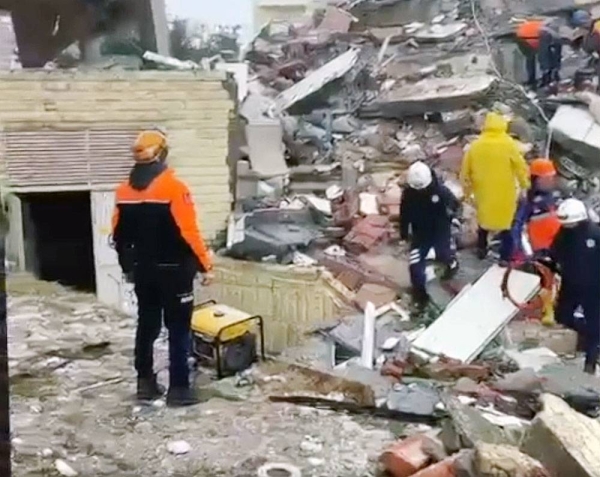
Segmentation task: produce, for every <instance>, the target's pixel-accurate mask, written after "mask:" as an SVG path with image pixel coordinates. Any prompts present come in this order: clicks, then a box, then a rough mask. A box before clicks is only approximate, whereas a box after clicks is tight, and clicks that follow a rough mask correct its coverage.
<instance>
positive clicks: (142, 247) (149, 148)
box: [113, 131, 213, 407]
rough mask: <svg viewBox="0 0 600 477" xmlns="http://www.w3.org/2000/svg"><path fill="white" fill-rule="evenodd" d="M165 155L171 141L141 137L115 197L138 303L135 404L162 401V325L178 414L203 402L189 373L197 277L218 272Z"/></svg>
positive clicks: (122, 250) (116, 226)
mask: <svg viewBox="0 0 600 477" xmlns="http://www.w3.org/2000/svg"><path fill="white" fill-rule="evenodd" d="M167 155H168V144H167V138H166V136H165V135H164V134H163V133H162V132H160V131H145V132H142V133H141V134H140V135H139V137H138V138H137V140H136V141H135V144H134V145H133V156H134V158H135V165H134V166H133V169H132V170H131V174H130V176H129V179H128V180H126V181H125V182H123V183H122V184H121V185H120V186H119V187H118V189H117V192H116V208H115V212H114V216H113V240H114V245H115V248H116V251H117V254H118V257H119V264H120V265H121V268H122V269H123V273H124V275H125V276H126V277H127V278H128V280H129V281H131V282H133V284H134V286H135V293H136V295H137V300H138V326H137V333H136V339H135V368H136V371H137V374H138V382H137V397H138V399H139V400H142V401H146V400H154V399H157V398H159V397H160V396H162V395H163V394H164V391H165V390H164V389H163V388H162V387H161V386H160V385H159V384H158V383H157V381H156V375H155V373H154V363H153V350H154V342H155V341H156V339H157V338H158V336H159V333H160V330H161V328H162V323H163V321H164V324H165V326H166V328H167V330H168V331H169V390H168V393H167V405H169V406H172V407H178V406H190V405H194V404H197V403H198V402H199V401H198V398H197V396H196V394H195V392H194V391H193V389H192V387H191V383H190V373H189V366H188V353H189V349H190V341H189V340H190V322H191V318H192V313H193V307H194V293H193V281H194V277H195V276H196V274H197V273H198V272H201V273H204V274H205V282H206V281H208V280H210V278H211V275H210V273H211V270H212V266H213V265H212V259H211V254H210V252H209V251H208V249H207V247H206V245H205V243H204V240H203V238H202V235H201V234H200V230H199V229H198V225H197V222H196V217H197V216H196V209H195V206H194V202H193V200H192V196H191V194H190V191H189V189H188V187H187V186H186V185H185V184H184V183H183V182H182V181H181V180H180V179H178V178H177V177H176V175H175V173H174V171H173V169H171V168H169V167H168V166H167V165H166V163H165V161H166V159H167Z"/></svg>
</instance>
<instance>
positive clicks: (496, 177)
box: [460, 112, 530, 262]
mask: <svg viewBox="0 0 600 477" xmlns="http://www.w3.org/2000/svg"><path fill="white" fill-rule="evenodd" d="M507 129H508V124H507V121H506V120H505V119H504V118H503V117H502V116H501V115H499V114H497V113H493V112H491V113H488V114H487V116H486V118H485V123H484V125H483V131H482V133H481V134H480V136H479V137H478V138H477V139H476V140H475V141H474V142H473V143H472V144H471V147H470V148H469V150H468V151H467V152H466V154H465V157H464V159H463V163H462V168H461V173H460V178H461V182H462V185H463V190H464V192H465V198H467V199H468V198H470V197H471V195H472V196H473V198H474V203H475V208H476V210H477V222H478V225H479V230H478V236H477V255H478V256H479V258H480V259H484V258H485V257H486V256H487V251H488V235H489V232H496V233H499V238H500V241H501V244H500V260H501V262H508V261H510V259H511V255H512V252H513V238H512V233H511V228H512V225H513V220H514V217H515V212H516V209H517V198H518V196H519V187H520V189H521V190H523V191H525V190H527V189H529V185H530V182H529V174H528V170H527V163H526V162H525V159H523V156H522V154H521V151H520V150H519V148H518V146H517V143H516V142H515V140H514V139H512V138H511V137H510V136H509V134H508V132H507ZM517 183H518V187H517Z"/></svg>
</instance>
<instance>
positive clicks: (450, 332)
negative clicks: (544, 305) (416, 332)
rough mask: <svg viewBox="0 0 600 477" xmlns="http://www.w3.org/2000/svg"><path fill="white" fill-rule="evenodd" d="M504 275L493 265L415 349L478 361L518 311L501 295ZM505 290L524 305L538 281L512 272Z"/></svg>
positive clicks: (423, 335)
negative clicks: (476, 359)
mask: <svg viewBox="0 0 600 477" xmlns="http://www.w3.org/2000/svg"><path fill="white" fill-rule="evenodd" d="M504 273H505V269H504V268H502V267H499V266H497V265H494V266H492V267H491V268H489V269H488V271H487V272H486V273H485V274H484V275H483V276H482V277H481V278H480V279H479V280H477V281H476V282H475V283H474V284H473V285H472V286H471V287H470V288H468V289H463V291H462V292H461V293H460V294H459V295H458V296H457V297H456V298H455V300H453V301H452V302H451V303H450V305H449V306H448V307H447V308H446V309H445V310H444V312H443V313H442V315H441V316H440V317H439V318H438V319H437V320H436V321H435V322H434V323H433V324H432V325H431V326H429V327H428V328H427V330H425V332H424V333H423V334H422V335H421V336H419V338H417V340H416V341H415V342H414V347H415V348H416V349H418V350H421V351H425V352H426V353H430V354H433V355H440V356H447V357H448V358H452V359H456V360H459V361H462V362H464V363H470V362H471V361H473V360H474V359H475V358H477V356H478V355H479V353H481V351H483V349H484V348H485V347H486V346H487V345H488V344H489V343H490V342H491V341H492V340H493V339H494V338H495V337H496V335H497V334H498V333H499V332H500V331H501V330H502V329H503V328H504V327H505V326H506V324H507V323H508V322H509V321H510V320H511V319H512V318H513V317H514V316H515V315H516V314H517V313H518V311H519V310H518V308H517V307H516V306H514V305H513V304H512V303H511V302H510V301H509V300H508V299H506V298H504V297H503V295H502V290H501V284H502V280H503V277H504ZM508 286H509V288H510V290H511V292H514V294H515V299H516V300H517V301H519V302H523V301H527V300H528V299H530V298H532V297H533V295H534V294H535V292H536V291H537V290H538V289H539V286H540V280H539V277H537V276H535V275H533V274H529V273H525V272H513V273H512V274H511V276H510V279H509V285H508ZM484 310H485V311H484ZM458 337H460V339H458Z"/></svg>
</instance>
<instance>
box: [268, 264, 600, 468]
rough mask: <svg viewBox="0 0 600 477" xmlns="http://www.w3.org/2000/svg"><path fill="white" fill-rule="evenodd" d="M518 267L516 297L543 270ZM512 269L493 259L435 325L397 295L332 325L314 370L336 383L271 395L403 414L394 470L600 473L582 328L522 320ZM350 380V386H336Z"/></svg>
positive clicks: (594, 395)
mask: <svg viewBox="0 0 600 477" xmlns="http://www.w3.org/2000/svg"><path fill="white" fill-rule="evenodd" d="M513 273H514V275H511V278H510V285H509V286H510V288H511V291H514V293H515V299H516V300H518V301H526V300H527V299H529V298H531V297H532V296H533V295H535V293H536V292H537V291H539V287H540V282H539V277H537V276H536V275H533V274H529V273H525V272H513ZM503 275H504V270H503V269H501V268H500V267H497V266H492V267H491V268H490V269H489V270H488V271H487V272H486V273H484V275H483V276H482V277H481V278H479V279H478V280H476V281H475V282H474V283H473V284H472V285H471V286H468V287H466V288H465V289H464V290H463V291H462V292H461V293H460V294H459V295H458V296H457V297H456V298H455V299H454V300H453V301H452V302H451V303H450V304H449V305H448V306H447V307H446V309H445V310H444V311H443V312H442V314H441V316H439V318H437V319H436V320H434V321H433V322H432V323H417V322H415V320H414V319H412V320H411V318H410V317H409V316H408V314H407V313H406V312H405V311H404V310H403V308H402V306H401V304H400V303H399V302H396V301H391V302H390V303H388V304H387V305H385V306H381V307H379V308H375V306H374V305H373V304H372V303H367V305H366V306H365V308H366V309H365V312H364V314H357V315H351V316H347V317H344V318H343V319H341V320H339V321H336V322H335V323H331V324H329V325H327V324H326V325H322V326H321V327H319V329H318V330H316V334H317V336H320V339H321V340H322V342H323V343H325V344H326V345H328V346H329V347H330V352H328V353H324V354H323V356H322V357H320V358H317V359H313V360H312V361H311V362H310V368H311V370H308V369H307V370H306V371H304V374H306V373H317V374H318V382H319V383H321V386H323V384H322V383H330V387H329V388H323V389H325V390H328V391H329V392H328V393H324V394H323V393H320V394H319V393H316V394H315V392H314V391H312V390H310V391H309V390H306V392H304V391H303V390H302V389H299V388H295V389H294V390H293V391H287V392H279V393H277V392H273V391H272V390H271V392H270V393H269V394H270V399H271V400H272V401H274V402H286V403H293V404H297V405H301V406H309V407H316V408H320V409H331V410H335V411H339V412H346V413H350V414H368V415H370V416H378V417H382V418H386V419H389V420H396V421H401V422H402V423H404V425H405V427H403V431H402V433H401V436H402V438H401V439H400V440H399V441H398V442H397V443H396V444H394V445H392V446H391V447H390V448H389V449H386V450H384V452H383V454H382V455H381V458H380V463H381V466H382V468H383V469H384V470H385V471H387V472H388V474H389V475H391V476H393V477H408V476H412V475H415V476H417V477H426V476H439V475H443V476H458V475H460V476H463V475H464V476H473V477H474V476H478V477H480V476H490V477H491V476H498V475H503V476H512V477H529V476H531V477H534V476H535V477H542V476H562V475H581V476H593V475H597V472H598V467H597V466H599V465H600V460H599V459H598V457H597V453H596V452H594V451H593V449H596V447H595V446H598V445H599V444H600V427H599V426H598V422H597V421H596V420H595V419H592V418H595V417H597V416H598V414H599V412H600V379H599V378H598V377H596V376H591V375H588V374H585V373H584V372H583V370H582V362H581V359H579V358H577V357H576V356H577V355H576V346H577V338H576V334H575V332H573V331H570V330H565V329H562V328H559V327H558V328H546V327H543V326H542V325H541V324H540V322H539V321H537V320H525V319H523V317H522V315H521V314H520V313H519V309H518V308H517V307H516V306H515V305H513V304H512V303H511V302H510V301H508V300H506V299H505V298H504V297H503V295H502V293H501V291H500V282H501V280H502V277H503ZM481 310H485V313H481ZM457 337H460V339H457ZM314 347H315V342H314V341H311V342H310V343H309V344H307V345H305V347H304V348H303V349H305V350H306V355H307V356H308V355H310V353H309V352H308V349H309V348H310V349H313V348H314ZM288 355H289V356H302V355H303V353H302V352H300V353H299V352H298V350H294V351H290V352H289V353H284V356H283V358H284V359H286V357H287V356H288ZM340 379H342V380H343V382H344V383H345V384H344V386H343V387H344V389H345V390H346V391H345V392H335V391H336V390H338V391H339V390H340V389H341V387H340V386H341V385H340V384H339V383H340V381H339V380H340ZM336 383H337V384H336ZM351 383H356V384H355V385H352V384H351ZM350 390H353V391H352V392H351V391H350ZM357 390H360V392H358V391H357ZM586 415H587V416H586Z"/></svg>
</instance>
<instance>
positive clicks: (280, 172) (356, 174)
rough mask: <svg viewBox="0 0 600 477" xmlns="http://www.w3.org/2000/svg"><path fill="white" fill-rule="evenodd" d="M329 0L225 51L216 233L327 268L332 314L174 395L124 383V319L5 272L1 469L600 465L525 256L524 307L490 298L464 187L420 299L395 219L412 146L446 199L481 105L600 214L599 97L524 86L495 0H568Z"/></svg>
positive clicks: (26, 475)
mask: <svg viewBox="0 0 600 477" xmlns="http://www.w3.org/2000/svg"><path fill="white" fill-rule="evenodd" d="M329 3H330V4H329V5H328V6H327V7H326V8H324V9H322V10H319V11H318V12H316V13H315V15H312V16H310V17H306V18H297V19H293V20H288V21H272V22H270V23H268V24H266V25H265V26H264V27H263V28H262V30H261V32H260V33H259V34H258V35H257V36H256V37H255V38H254V39H253V41H252V42H251V44H250V45H249V47H248V49H247V50H246V51H245V52H244V61H245V62H246V67H247V68H246V69H245V71H246V73H248V74H247V75H246V77H247V78H248V80H247V82H245V83H244V84H243V91H244V94H241V95H240V96H239V99H240V104H239V105H238V106H239V108H238V110H237V112H238V116H239V117H238V118H237V120H238V124H237V125H236V126H237V128H238V129H239V133H240V136H242V137H243V139H242V140H241V141H240V145H239V146H235V147H234V146H233V145H232V149H233V148H235V151H232V154H231V164H230V165H231V169H232V172H233V173H232V183H233V187H232V189H233V190H234V191H235V193H234V207H233V211H232V213H231V216H230V219H229V223H228V227H227V238H226V244H225V246H224V247H223V249H222V250H220V251H219V252H218V253H219V254H222V255H225V256H229V257H232V258H234V259H237V260H246V261H254V262H276V263H278V264H281V265H283V266H282V267H281V269H283V270H285V271H287V270H293V269H295V268H298V269H300V268H301V269H311V270H312V269H314V270H318V271H319V273H321V272H323V273H327V276H328V277H331V282H332V283H333V285H332V286H333V288H335V290H336V292H339V293H338V295H339V296H337V295H336V298H337V299H338V301H339V302H340V303H341V305H343V306H340V309H342V310H343V313H340V316H337V317H336V318H335V319H333V320H328V321H327V322H324V323H323V322H319V325H316V326H314V329H312V330H311V332H310V333H309V336H305V337H304V338H305V339H304V340H302V344H300V345H298V346H297V347H294V348H288V349H285V350H284V351H283V352H282V353H280V354H279V355H277V356H272V357H271V358H273V359H270V360H268V361H266V362H262V361H260V362H257V363H255V364H254V365H253V366H251V367H248V368H247V369H245V370H244V371H242V372H239V373H237V374H235V375H234V376H231V377H227V378H225V379H221V380H218V379H216V375H215V372H214V370H213V369H211V368H208V367H206V368H205V367H203V366H201V365H200V364H199V363H195V365H196V367H197V369H196V371H198V372H197V373H196V374H197V382H196V383H195V385H196V387H197V388H198V389H199V391H200V394H201V395H202V396H203V397H204V399H205V402H203V403H202V404H201V405H199V406H197V407H195V408H191V409H185V410H178V411H172V410H169V409H167V408H166V406H165V403H164V401H163V400H157V401H156V402H154V403H152V404H151V405H148V406H141V405H139V404H138V403H136V402H134V401H133V386H134V371H133V369H132V366H131V354H132V347H133V334H134V327H135V322H134V320H133V319H132V318H131V317H126V316H122V315H121V314H117V313H115V311H114V310H111V309H108V308H106V307H103V306H100V305H99V304H97V303H95V301H94V297H92V296H88V295H83V294H78V293H76V292H74V291H71V290H65V289H63V288H61V287H59V286H55V285H52V284H40V283H36V282H33V281H30V280H29V279H28V278H27V279H25V282H24V283H25V284H23V283H20V282H19V280H17V278H18V277H13V285H12V287H13V288H12V291H11V296H10V303H9V305H10V310H9V313H10V320H9V322H10V326H11V329H10V342H11V349H10V357H11V383H12V392H13V404H12V405H13V414H14V441H13V444H14V455H15V468H16V471H17V472H18V474H17V475H22V476H23V477H34V476H37V475H55V474H56V473H58V475H64V476H67V477H68V476H77V475H81V476H87V475H90V476H92V475H99V476H100V475H119V476H121V477H134V476H140V475H144V476H148V477H152V476H157V477H158V476H165V475H171V476H178V475H179V476H181V475H190V476H192V475H193V476H197V477H203V476H207V477H208V476H211V477H217V476H219V475H228V476H234V477H242V476H244V477H246V476H254V475H258V476H260V477H268V476H273V475H289V476H294V477H296V476H298V477H299V476H301V475H302V476H315V477H317V476H344V477H345V476H348V477H362V476H364V475H375V472H376V470H377V469H378V468H383V469H384V470H385V471H387V472H388V474H389V475H391V476H392V477H409V476H416V477H428V476H448V477H450V476H475V475H477V476H483V477H496V476H509V477H546V476H551V475H552V476H554V475H556V476H563V475H564V476H573V477H579V476H582V477H588V476H590V477H591V476H600V461H599V460H598V457H597V456H600V452H598V446H599V445H600V441H598V439H600V429H599V428H597V427H598V422H597V420H596V417H597V415H598V413H599V412H600V378H598V377H597V376H589V375H584V374H583V373H582V371H581V368H582V366H581V356H580V355H579V354H578V352H577V336H576V333H575V332H573V331H571V330H566V329H564V328H562V327H560V326H558V325H556V326H553V327H545V326H543V325H542V324H541V322H540V306H539V300H537V299H536V298H537V296H538V294H539V290H540V280H539V277H538V276H537V275H535V274H533V273H531V271H528V270H518V271H515V272H514V273H513V275H511V280H512V281H511V282H510V284H509V286H510V287H512V289H513V291H514V293H515V295H516V297H517V299H518V301H520V302H526V303H527V304H528V307H526V308H525V309H521V308H520V307H517V306H515V305H514V304H513V303H511V302H510V301H509V300H507V298H506V296H504V294H503V293H502V291H501V289H500V284H501V283H502V280H503V278H504V273H505V269H504V268H502V267H500V266H498V265H495V264H494V259H495V258H496V257H497V255H498V253H497V252H498V250H497V248H498V246H497V242H496V241H494V242H493V243H492V247H491V249H492V250H491V253H490V257H488V258H486V259H484V260H479V259H477V258H476V257H475V255H474V254H473V250H472V248H473V245H474V243H475V238H476V231H477V222H476V214H475V211H474V209H473V207H472V206H470V205H469V204H467V203H465V204H463V206H462V208H461V210H460V212H459V214H458V216H457V218H456V220H455V221H454V223H453V239H454V242H455V243H456V245H457V249H458V258H459V261H460V263H461V270H460V272H459V273H458V274H457V276H456V277H454V278H453V279H452V280H450V281H447V282H442V281H441V280H440V279H439V276H438V275H439V270H438V269H437V268H436V265H435V264H434V261H433V259H434V258H435V257H434V256H429V257H428V259H431V260H430V261H429V262H428V266H427V276H428V291H429V293H430V295H431V298H432V303H431V304H430V305H429V306H428V307H426V309H425V310H417V309H415V307H414V306H413V303H412V302H411V298H410V295H409V293H408V292H409V289H410V279H409V275H408V267H409V257H408V250H407V249H406V247H405V246H403V245H400V234H399V230H398V229H399V219H400V200H401V195H402V190H403V188H404V187H405V184H406V170H407V168H408V167H409V166H410V164H412V163H413V162H415V161H417V160H422V161H425V162H427V163H428V164H429V165H430V166H431V167H432V168H433V169H434V170H435V172H436V174H437V175H438V176H439V178H440V180H441V181H442V182H444V183H445V184H446V185H447V186H448V187H449V188H450V189H451V191H452V192H453V193H454V194H455V195H456V196H457V198H458V199H463V198H464V197H463V195H464V192H463V191H462V189H461V186H460V185H459V180H458V174H459V170H460V166H461V162H462V158H463V155H464V152H465V150H467V149H468V147H469V146H470V144H471V143H472V141H473V140H474V139H475V137H476V135H477V134H478V133H479V131H480V128H481V124H482V119H483V117H484V116H485V114H486V113H487V112H489V111H495V112H498V113H500V114H503V115H504V116H505V117H507V118H508V119H509V120H510V133H511V134H512V135H513V137H514V138H515V140H517V141H519V145H520V147H521V148H522V150H523V151H524V154H525V157H526V158H527V159H528V160H529V159H533V158H535V157H538V156H540V155H541V154H542V152H541V151H545V150H546V149H547V147H549V148H550V153H551V156H552V157H553V158H556V161H557V163H558V165H559V170H560V173H561V175H562V179H563V181H564V183H565V187H566V188H568V189H569V191H570V192H572V193H573V195H576V196H578V197H582V198H585V199H586V200H587V201H588V203H590V204H596V205H595V207H596V208H597V210H598V211H599V212H600V198H599V196H598V194H597V192H598V190H599V189H600V187H596V189H594V184H593V181H592V180H591V179H590V177H593V176H594V175H595V174H596V173H597V172H598V169H600V166H599V165H600V163H598V157H599V156H598V153H600V121H599V120H598V119H599V116H600V106H599V104H600V98H599V97H597V96H595V95H591V94H588V95H581V94H576V93H574V92H573V87H572V85H571V84H569V82H568V81H566V82H565V84H564V85H561V88H562V89H560V90H559V91H558V92H557V94H550V93H552V92H542V91H540V92H539V93H538V94H537V95H534V94H532V93H529V94H527V93H526V92H525V91H524V90H522V89H521V88H520V87H518V85H515V84H514V82H513V80H515V79H516V77H517V76H518V75H519V74H520V73H521V72H522V71H521V70H522V64H521V63H522V62H521V63H520V61H521V60H522V58H521V56H519V55H518V54H515V53H514V51H515V49H514V45H513V44H511V43H510V42H507V40H506V37H507V32H506V28H505V27H506V25H508V24H509V20H510V19H511V18H512V17H513V16H514V15H523V14H525V13H526V14H535V15H544V14H550V13H552V14H560V15H565V14H566V13H567V12H568V11H569V10H570V9H571V8H572V7H573V6H574V5H575V4H579V3H581V2H574V1H572V0H555V1H552V2H543V1H541V0H540V1H535V2H518V1H516V0H502V1H494V0H485V1H482V2H479V3H480V5H479V7H480V12H479V13H478V14H479V15H480V17H478V18H477V21H475V18H474V17H473V11H474V10H473V8H472V7H474V5H473V4H471V3H470V2H465V1H463V0H444V1H431V0H427V1H417V0H403V1H396V0H385V1H377V0H362V1H337V2H335V5H334V4H333V2H329ZM525 3H526V4H527V5H525ZM476 14H477V12H476ZM500 19H502V21H500ZM511 28H512V27H511ZM482 30H483V31H482ZM484 36H485V38H484ZM144 58H145V59H146V61H147V62H152V63H155V64H160V65H161V66H162V67H168V68H172V69H210V68H213V67H214V65H213V63H214V62H216V61H218V60H217V59H214V58H212V59H207V61H205V62H202V63H201V64H200V63H193V62H184V61H180V60H176V59H174V58H169V57H164V56H162V55H157V54H154V53H151V52H150V53H146V54H145V55H144ZM569 59H570V60H573V62H575V63H577V62H578V61H579V60H580V59H581V58H579V56H578V54H577V53H576V52H572V55H571V56H569ZM546 119H549V122H548V123H547V122H546ZM234 122H235V121H232V123H234ZM232 127H233V125H232ZM598 184H600V180H598V181H597V184H596V186H598ZM594 193H595V194H596V195H595V196H594ZM594 197H595V199H594ZM591 207H592V206H591ZM592 208H593V207H592ZM284 266H285V267H284ZM286 267H287V268H286ZM263 291H264V290H261V293H262V292H263ZM267 292H268V293H277V290H275V289H268V290H267V291H266V293H267ZM265 299H267V298H265ZM305 301H310V297H307V298H306V300H305ZM244 312H247V313H248V314H252V313H257V311H256V310H250V309H249V310H244ZM317 318H323V317H315V322H317ZM269 325H270V323H268V322H267V323H266V325H265V326H266V327H269ZM159 341H160V343H159V345H158V350H157V351H158V360H157V366H158V370H159V380H160V381H161V382H165V381H166V378H167V376H166V374H167V372H168V371H167V369H166V368H167V366H166V360H167V356H166V354H167V353H166V339H165V336H161V338H160V340H159ZM597 441H598V442H597ZM140 456H143V458H142V457H140Z"/></svg>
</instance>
